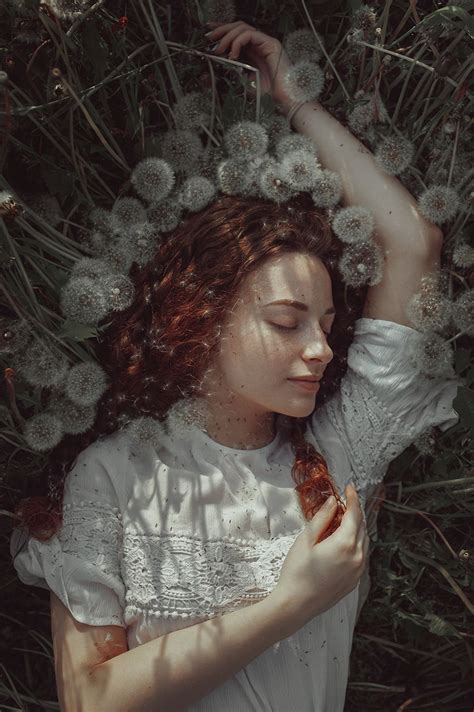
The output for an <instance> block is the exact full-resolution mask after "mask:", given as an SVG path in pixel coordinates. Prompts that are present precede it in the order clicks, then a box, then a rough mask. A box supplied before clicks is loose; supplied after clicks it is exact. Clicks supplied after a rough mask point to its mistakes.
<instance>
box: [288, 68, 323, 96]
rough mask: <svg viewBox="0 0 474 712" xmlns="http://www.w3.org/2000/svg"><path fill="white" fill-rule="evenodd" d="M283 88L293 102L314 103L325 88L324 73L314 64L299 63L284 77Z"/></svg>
mask: <svg viewBox="0 0 474 712" xmlns="http://www.w3.org/2000/svg"><path fill="white" fill-rule="evenodd" d="M283 88H284V90H285V92H286V94H287V95H288V97H289V98H290V99H291V100H292V101H313V100H314V99H318V98H319V96H320V94H321V92H322V90H323V88H324V72H323V70H322V69H321V67H320V66H319V65H318V64H314V62H307V61H306V62H297V63H296V64H293V65H292V66H291V67H290V68H289V69H288V71H287V72H286V74H285V76H284V77H283Z"/></svg>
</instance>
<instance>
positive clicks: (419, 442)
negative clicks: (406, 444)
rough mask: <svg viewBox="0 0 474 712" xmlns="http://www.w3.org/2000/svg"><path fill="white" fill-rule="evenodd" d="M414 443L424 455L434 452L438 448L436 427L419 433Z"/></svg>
mask: <svg viewBox="0 0 474 712" xmlns="http://www.w3.org/2000/svg"><path fill="white" fill-rule="evenodd" d="M413 445H414V446H415V447H416V449H417V450H418V452H419V453H421V454H422V455H432V454H434V453H435V452H436V449H437V448H436V435H435V429H434V428H430V429H429V430H426V431H425V432H424V433H422V434H421V435H419V436H418V438H417V439H416V440H414V441H413Z"/></svg>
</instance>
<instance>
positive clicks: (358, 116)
mask: <svg viewBox="0 0 474 712" xmlns="http://www.w3.org/2000/svg"><path fill="white" fill-rule="evenodd" d="M354 98H355V99H356V100H359V101H360V102H361V103H359V104H357V106H355V107H354V109H353V110H352V111H351V112H350V113H349V115H348V117H347V119H348V123H349V127H350V129H351V130H352V131H353V132H354V133H355V134H356V135H357V136H364V135H365V134H366V132H367V130H368V129H369V128H370V127H371V126H372V125H373V124H375V123H386V122H387V121H388V113H387V110H386V108H385V106H384V104H383V102H382V99H381V98H380V96H379V95H376V94H374V93H365V92H361V93H357V94H356V96H355V97H354Z"/></svg>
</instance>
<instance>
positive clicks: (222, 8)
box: [202, 0, 236, 22]
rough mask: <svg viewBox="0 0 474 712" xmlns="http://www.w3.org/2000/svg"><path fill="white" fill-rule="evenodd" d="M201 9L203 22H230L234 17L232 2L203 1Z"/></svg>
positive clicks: (230, 0)
mask: <svg viewBox="0 0 474 712" xmlns="http://www.w3.org/2000/svg"><path fill="white" fill-rule="evenodd" d="M202 9H203V13H204V21H205V22H232V21H233V20H234V19H235V15H236V11H235V3H234V2H233V0H204V2H203V5H202Z"/></svg>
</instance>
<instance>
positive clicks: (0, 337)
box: [0, 317, 32, 354]
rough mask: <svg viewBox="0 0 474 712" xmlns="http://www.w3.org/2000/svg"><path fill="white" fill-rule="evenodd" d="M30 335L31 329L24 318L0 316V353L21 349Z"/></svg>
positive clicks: (13, 352) (10, 352) (24, 346)
mask: <svg viewBox="0 0 474 712" xmlns="http://www.w3.org/2000/svg"><path fill="white" fill-rule="evenodd" d="M31 336H32V330H31V327H30V325H29V323H28V322H27V321H26V320H24V319H10V318H8V317H0V354H15V353H17V352H18V351H23V349H25V348H26V346H27V344H28V342H29V341H30V339H31Z"/></svg>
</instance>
